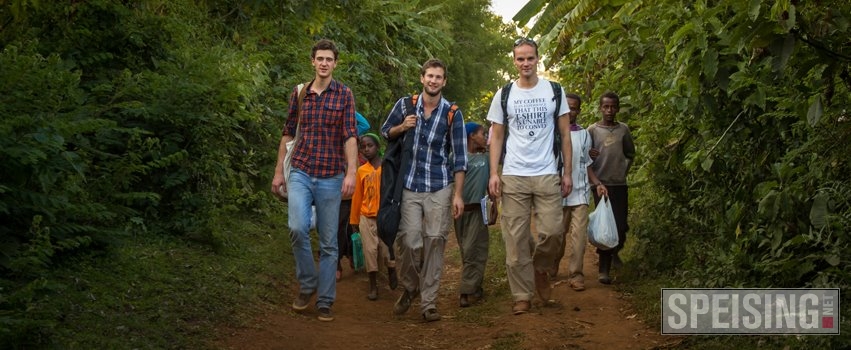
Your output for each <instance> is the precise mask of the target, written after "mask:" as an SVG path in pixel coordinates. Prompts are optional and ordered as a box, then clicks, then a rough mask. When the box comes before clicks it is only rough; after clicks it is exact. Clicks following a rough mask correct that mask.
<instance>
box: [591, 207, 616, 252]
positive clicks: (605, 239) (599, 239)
mask: <svg viewBox="0 0 851 350" xmlns="http://www.w3.org/2000/svg"><path fill="white" fill-rule="evenodd" d="M588 241H589V242H591V244H592V245H594V246H595V247H597V248H599V249H602V250H609V249H612V248H614V247H617V246H618V224H617V222H615V214H614V212H612V202H610V201H609V197H608V196H604V197H603V200H602V202H600V203H598V205H597V208H594V212H593V213H591V215H589V216H588Z"/></svg>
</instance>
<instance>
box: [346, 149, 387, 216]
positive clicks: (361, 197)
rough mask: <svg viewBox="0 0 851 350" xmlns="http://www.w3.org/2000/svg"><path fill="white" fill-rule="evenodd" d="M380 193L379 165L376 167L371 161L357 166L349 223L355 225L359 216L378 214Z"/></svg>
mask: <svg viewBox="0 0 851 350" xmlns="http://www.w3.org/2000/svg"><path fill="white" fill-rule="evenodd" d="M380 194H381V166H379V167H378V169H376V168H374V167H373V166H372V163H369V162H366V164H364V165H361V166H360V167H358V173H357V179H356V182H355V193H354V194H353V195H352V211H351V213H350V215H349V223H351V224H352V225H357V224H359V223H360V216H361V215H363V216H366V217H368V218H374V217H376V216H378V202H379V197H380Z"/></svg>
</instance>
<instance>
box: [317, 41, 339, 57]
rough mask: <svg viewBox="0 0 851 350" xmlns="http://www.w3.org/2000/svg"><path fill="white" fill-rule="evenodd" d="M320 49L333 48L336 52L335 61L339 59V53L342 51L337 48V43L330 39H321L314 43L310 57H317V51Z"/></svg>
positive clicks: (332, 50)
mask: <svg viewBox="0 0 851 350" xmlns="http://www.w3.org/2000/svg"><path fill="white" fill-rule="evenodd" d="M319 50H331V52H333V53H334V60H335V61H336V60H337V55H338V54H339V53H340V51H338V50H337V45H335V44H334V42H333V41H331V40H328V39H322V40H319V41H317V42H316V44H315V45H313V49H312V50H311V51H310V58H316V51H319Z"/></svg>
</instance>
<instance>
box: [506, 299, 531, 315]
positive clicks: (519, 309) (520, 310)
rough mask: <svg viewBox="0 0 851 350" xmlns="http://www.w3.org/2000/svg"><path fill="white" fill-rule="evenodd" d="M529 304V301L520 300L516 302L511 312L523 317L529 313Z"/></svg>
mask: <svg viewBox="0 0 851 350" xmlns="http://www.w3.org/2000/svg"><path fill="white" fill-rule="evenodd" d="M530 306H531V305H530V304H529V301H528V300H518V301H515V302H514V307H512V308H511V312H513V313H514V314H515V315H522V314H525V313H527V312H529V307H530Z"/></svg>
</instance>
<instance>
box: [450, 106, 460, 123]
mask: <svg viewBox="0 0 851 350" xmlns="http://www.w3.org/2000/svg"><path fill="white" fill-rule="evenodd" d="M457 110H458V105H456V104H454V103H453V104H452V107H449V128H450V129H452V117H454V116H455V111H457Z"/></svg>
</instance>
